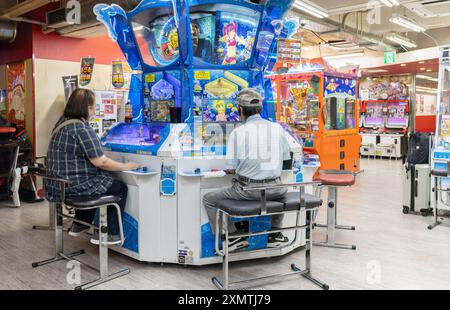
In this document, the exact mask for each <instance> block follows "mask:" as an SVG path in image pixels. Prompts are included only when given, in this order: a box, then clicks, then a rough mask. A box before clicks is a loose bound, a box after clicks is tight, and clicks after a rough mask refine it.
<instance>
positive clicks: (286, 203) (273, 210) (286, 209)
mask: <svg viewBox="0 0 450 310" xmlns="http://www.w3.org/2000/svg"><path fill="white" fill-rule="evenodd" d="M313 184H315V185H318V184H320V183H319V182H304V183H295V184H277V185H267V186H264V185H260V186H246V187H243V190H244V191H260V192H261V200H260V201H240V200H222V201H220V202H219V203H218V204H217V205H216V208H217V213H216V230H215V247H216V253H217V254H219V255H220V256H222V272H223V278H222V280H219V278H217V277H213V278H212V282H213V283H214V285H215V286H216V287H217V288H219V289H229V288H230V287H236V286H242V285H244V284H246V283H252V282H255V281H258V280H263V279H273V278H281V277H285V276H288V275H293V274H297V275H302V276H303V277H305V278H307V279H308V280H310V281H312V282H313V283H314V284H316V285H318V286H319V287H321V288H322V289H325V290H327V289H329V286H328V285H327V284H325V283H323V282H321V281H319V280H318V279H316V278H314V277H313V276H312V268H311V252H312V241H311V239H312V238H311V235H312V233H311V229H312V218H313V216H312V212H313V211H315V210H317V209H318V208H319V207H320V205H321V204H322V200H321V199H320V198H317V197H315V196H312V195H308V194H303V193H302V188H303V187H304V186H305V185H313ZM293 186H297V187H298V188H299V189H300V191H299V192H292V193H288V194H287V195H286V196H285V197H284V198H283V199H282V200H280V201H267V200H266V191H267V190H269V189H272V188H282V187H293ZM302 211H306V213H307V223H306V224H305V225H301V224H300V223H299V221H300V212H302ZM287 213H296V224H295V226H291V227H286V228H278V229H270V230H264V231H260V232H248V233H233V234H229V231H228V223H229V221H230V219H231V218H239V219H246V218H247V219H248V218H255V217H262V216H267V215H277V214H287ZM303 229H306V231H307V234H306V235H307V237H306V239H307V240H306V248H305V262H306V263H305V269H301V268H299V267H298V266H297V265H295V264H291V270H292V272H289V273H285V274H276V275H269V276H263V277H258V278H253V279H247V280H243V281H237V282H230V281H229V261H230V258H234V257H238V256H239V255H241V254H249V253H252V252H261V251H265V249H264V250H252V251H245V252H237V253H230V252H229V242H230V241H229V240H230V238H246V237H251V236H260V235H267V234H270V233H276V232H284V231H294V232H295V238H294V240H293V241H292V242H291V243H290V244H289V245H286V247H288V246H291V245H292V244H293V243H295V242H296V239H297V238H298V236H299V234H298V231H299V230H303ZM219 238H220V239H221V240H222V249H220V248H219ZM272 250H279V249H272Z"/></svg>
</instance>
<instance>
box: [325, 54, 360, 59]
mask: <svg viewBox="0 0 450 310" xmlns="http://www.w3.org/2000/svg"><path fill="white" fill-rule="evenodd" d="M359 56H364V52H357V53H347V54H338V55H330V56H324V57H323V58H325V59H337V58H348V57H359Z"/></svg>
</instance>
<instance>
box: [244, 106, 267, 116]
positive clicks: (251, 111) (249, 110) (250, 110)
mask: <svg viewBox="0 0 450 310" xmlns="http://www.w3.org/2000/svg"><path fill="white" fill-rule="evenodd" d="M261 110H262V109H261V107H242V114H244V116H245V117H247V118H248V117H250V116H252V115H255V114H260V113H261Z"/></svg>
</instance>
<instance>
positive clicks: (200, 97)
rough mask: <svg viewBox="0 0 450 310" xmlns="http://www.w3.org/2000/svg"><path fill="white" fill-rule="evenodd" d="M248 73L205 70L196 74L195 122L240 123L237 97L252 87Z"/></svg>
mask: <svg viewBox="0 0 450 310" xmlns="http://www.w3.org/2000/svg"><path fill="white" fill-rule="evenodd" d="M249 79H250V73H249V72H248V71H228V70H225V71H224V70H205V71H200V70H199V71H195V72H194V121H195V122H203V123H217V122H232V123H234V122H239V111H238V107H237V104H236V96H237V94H238V92H239V91H240V90H242V89H245V88H248V87H250V84H249V82H248V81H249Z"/></svg>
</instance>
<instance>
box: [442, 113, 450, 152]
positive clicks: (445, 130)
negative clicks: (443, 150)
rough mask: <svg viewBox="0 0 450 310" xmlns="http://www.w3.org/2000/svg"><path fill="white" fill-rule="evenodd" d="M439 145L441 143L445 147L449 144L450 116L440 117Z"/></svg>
mask: <svg viewBox="0 0 450 310" xmlns="http://www.w3.org/2000/svg"><path fill="white" fill-rule="evenodd" d="M440 143H441V144H442V143H443V144H444V146H445V147H448V146H449V144H450V115H442V119H441V141H440Z"/></svg>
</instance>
